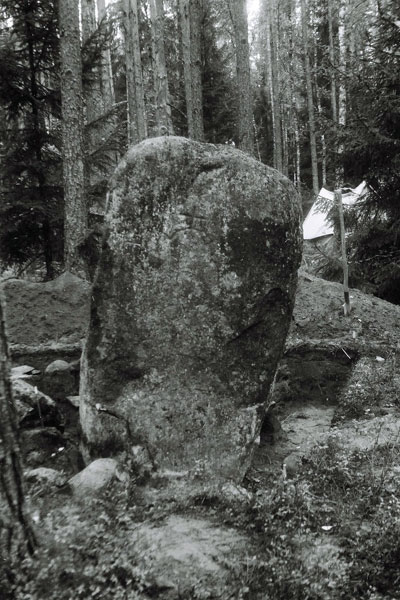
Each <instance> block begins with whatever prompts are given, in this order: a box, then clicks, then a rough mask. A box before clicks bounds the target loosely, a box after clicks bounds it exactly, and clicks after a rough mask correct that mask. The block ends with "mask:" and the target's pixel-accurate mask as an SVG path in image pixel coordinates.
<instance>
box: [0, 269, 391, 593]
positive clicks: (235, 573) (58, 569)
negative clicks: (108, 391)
mask: <svg viewBox="0 0 400 600" xmlns="http://www.w3.org/2000/svg"><path fill="white" fill-rule="evenodd" d="M351 295H352V304H353V310H352V314H351V316H350V317H347V318H346V317H344V315H343V309H342V290H341V286H340V285H338V284H335V283H330V282H327V281H324V280H321V279H318V278H315V277H312V276H309V275H307V274H306V273H301V275H300V283H299V289H298V294H297V300H296V306H295V310H294V317H293V323H292V326H291V330H290V333H289V336H288V340H287V347H286V352H285V355H284V357H283V359H282V361H281V364H280V367H279V370H278V373H277V377H276V382H275V387H274V391H273V393H272V395H271V403H270V409H269V411H268V415H267V419H266V422H265V425H264V427H263V431H262V435H261V444H260V446H259V448H258V450H256V452H255V455H254V460H253V464H252V467H251V469H250V471H249V473H248V475H247V477H246V479H245V481H244V484H243V487H240V486H233V485H232V486H229V485H227V486H224V487H222V488H217V487H215V486H212V485H208V484H207V483H204V482H197V481H196V480H194V481H192V482H191V483H192V485H190V486H187V485H186V483H185V482H181V481H180V480H179V479H177V480H176V481H175V482H174V483H173V484H171V483H169V484H168V485H166V484H165V482H164V481H163V480H162V479H157V478H155V479H154V481H153V482H152V484H151V485H147V486H135V485H132V486H128V487H127V486H126V484H125V483H124V481H123V480H122V481H119V480H118V479H114V480H113V481H112V482H111V483H110V485H109V486H108V487H107V488H106V489H105V490H104V491H103V492H102V493H101V494H98V495H97V496H95V497H93V498H89V497H86V498H82V497H76V496H74V495H73V494H71V493H70V491H68V490H66V489H65V487H64V488H61V489H60V490H59V489H56V488H55V486H54V484H51V483H44V482H43V481H42V482H38V481H36V482H34V483H29V484H28V492H29V499H30V505H31V510H32V514H33V518H34V521H35V524H36V529H37V532H38V538H39V541H40V548H39V551H38V552H37V554H36V556H35V557H33V558H31V559H26V560H24V561H23V562H20V563H18V564H14V565H13V567H14V570H13V578H11V583H9V584H7V585H8V589H9V596H8V597H10V598H17V599H21V600H22V599H26V600H28V599H33V600H47V599H49V600H50V599H55V598H57V599H58V600H63V599H65V600H67V599H70V598H74V599H87V598H98V599H103V598H106V599H110V600H111V599H116V600H118V599H120V598H121V599H122V598H123V599H128V600H130V599H132V600H135V599H143V600H145V599H147V598H161V599H165V600H168V599H170V600H182V599H188V600H189V599H194V600H196V599H198V600H202V599H206V598H208V599H213V598H215V599H217V598H219V599H222V600H228V599H233V598H237V599H249V600H253V599H254V600H261V599H263V600H264V599H265V600H267V599H268V600H269V599H271V600H281V599H282V600H284V599H285V600H286V599H289V598H290V599H293V600H330V599H332V600H336V599H341V600H342V599H343V600H352V599H355V598H363V599H367V600H368V599H369V600H389V599H396V598H400V591H399V590H400V586H399V581H400V578H399V574H398V561H399V560H400V558H399V557H400V372H399V355H400V347H399V342H398V339H399V335H398V334H399V327H400V307H398V306H394V305H391V304H389V303H386V302H384V301H381V300H379V299H378V298H375V297H373V296H367V295H365V294H362V293H361V292H358V291H357V290H352V293H351ZM47 308H48V307H47ZM59 318H60V319H61V318H62V317H59ZM42 322H43V323H45V320H43V321H42ZM61 326H62V323H61V322H60V327H61ZM42 337H43V336H42ZM44 337H45V336H44ZM61 341H63V340H61ZM64 341H65V340H64ZM70 422H71V423H72V425H71V432H73V433H74V432H75V430H74V429H73V428H74V427H75V425H74V424H73V419H72V420H70ZM67 433H68V432H67ZM74 435H75V433H74ZM71 464H72V463H71V462H70V463H68V461H65V457H64V458H62V455H61V454H60V455H59V456H55V457H54V458H53V463H52V466H53V468H55V469H58V470H63V469H64V471H65V470H66V471H68V470H70V466H68V465H71ZM66 474H67V475H68V476H69V475H71V472H68V473H66ZM3 589H4V590H5V589H6V587H3ZM3 593H5V592H3ZM4 597H5V598H6V597H7V596H4Z"/></svg>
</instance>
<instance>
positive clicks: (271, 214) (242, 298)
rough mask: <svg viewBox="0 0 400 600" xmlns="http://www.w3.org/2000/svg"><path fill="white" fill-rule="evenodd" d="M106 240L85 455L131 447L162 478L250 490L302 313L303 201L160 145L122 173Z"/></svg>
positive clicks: (268, 172) (85, 405) (232, 154)
mask: <svg viewBox="0 0 400 600" xmlns="http://www.w3.org/2000/svg"><path fill="white" fill-rule="evenodd" d="M105 227H106V230H107V234H106V236H105V238H104V240H103V247H102V253H101V257H100V263H99V268H98V271H97V277H96V280H95V282H94V286H93V292H92V304H91V319H90V326H89V334H88V339H87V344H86V348H85V351H84V356H83V361H82V371H81V388H80V394H79V395H80V397H81V407H80V415H81V426H82V431H83V435H84V446H85V448H86V451H87V454H88V455H89V456H90V457H95V456H99V455H102V456H104V455H109V454H110V453H115V454H116V453H117V452H119V451H120V450H123V449H124V444H125V443H126V441H128V442H129V443H130V444H131V445H132V446H137V445H138V446H142V447H145V448H147V449H148V451H149V454H150V455H151V456H152V457H153V458H154V459H155V462H156V463H158V464H159V466H160V467H161V468H162V469H170V470H178V471H180V470H185V469H189V470H190V471H194V472H196V474H197V475H198V476H202V475H204V478H206V479H210V478H216V479H221V480H227V479H228V480H234V481H236V482H239V481H241V480H242V478H243V477H244V475H245V473H246V470H247V468H248V466H249V463H250V460H251V455H252V452H253V448H254V446H255V444H256V443H257V440H258V436H259V433H260V427H261V423H262V420H263V416H264V407H265V403H266V400H267V397H268V393H269V389H270V386H271V383H272V381H273V378H274V374H275V370H276V366H277V363H278V361H279V359H280V357H281V355H282V352H283V348H284V343H285V338H286V334H287V331H288V328H289V324H290V319H291V313H292V308H293V304H294V294H295V289H296V283H297V268H298V265H299V261H300V256H301V241H302V240H301V229H300V203H299V199H298V196H297V193H296V191H295V189H294V188H293V186H292V184H291V183H290V182H289V180H288V179H286V178H285V177H283V176H282V175H281V174H279V173H278V172H277V171H274V170H273V169H270V168H268V167H266V166H265V165H263V164H262V163H260V162H258V161H256V160H255V159H254V158H252V157H250V156H248V155H246V154H244V153H242V152H240V151H238V150H236V149H234V148H231V147H228V146H214V145H211V144H201V143H198V142H193V141H190V140H186V139H184V138H178V137H168V138H153V139H149V140H146V141H144V142H142V143H141V144H138V145H137V146H134V147H133V148H131V150H130V151H129V152H128V154H127V155H126V157H125V159H124V160H123V161H122V162H121V163H120V165H119V167H118V168H117V170H116V172H115V175H114V177H113V179H112V182H111V194H110V201H109V206H108V210H107V214H106V217H105ZM99 406H100V409H99ZM129 438H130V439H129Z"/></svg>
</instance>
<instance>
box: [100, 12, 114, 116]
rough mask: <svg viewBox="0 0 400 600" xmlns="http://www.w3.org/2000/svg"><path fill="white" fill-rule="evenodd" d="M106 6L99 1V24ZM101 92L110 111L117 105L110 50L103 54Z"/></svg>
mask: <svg viewBox="0 0 400 600" xmlns="http://www.w3.org/2000/svg"><path fill="white" fill-rule="evenodd" d="M106 14H107V13H106V4H105V0H97V15H98V20H99V23H100V22H101V21H102V20H103V19H104V18H105V17H106ZM100 83H101V91H102V97H103V105H104V108H105V110H106V111H107V110H110V108H112V106H114V104H115V93H114V82H113V74H112V65H111V52H110V49H109V48H106V49H105V50H104V52H103V59H102V63H101V77H100Z"/></svg>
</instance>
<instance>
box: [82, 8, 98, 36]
mask: <svg viewBox="0 0 400 600" xmlns="http://www.w3.org/2000/svg"><path fill="white" fill-rule="evenodd" d="M80 1H81V23H82V39H83V42H85V41H86V40H87V39H88V38H89V37H90V36H91V35H92V33H93V32H94V31H95V29H96V2H95V0H80Z"/></svg>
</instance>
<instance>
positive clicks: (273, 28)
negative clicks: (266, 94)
mask: <svg viewBox="0 0 400 600" xmlns="http://www.w3.org/2000/svg"><path fill="white" fill-rule="evenodd" d="M270 14H271V16H270V40H271V84H272V91H273V95H274V104H273V112H274V118H273V124H274V129H273V133H274V167H275V169H277V170H278V171H280V172H281V173H282V172H283V157H282V155H283V139H282V114H281V100H280V95H281V94H280V85H279V83H280V82H279V64H278V19H277V10H276V3H275V1H274V0H273V1H272V2H271V13H270Z"/></svg>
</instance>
